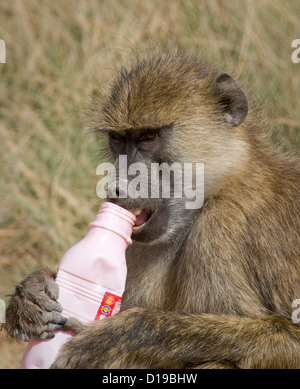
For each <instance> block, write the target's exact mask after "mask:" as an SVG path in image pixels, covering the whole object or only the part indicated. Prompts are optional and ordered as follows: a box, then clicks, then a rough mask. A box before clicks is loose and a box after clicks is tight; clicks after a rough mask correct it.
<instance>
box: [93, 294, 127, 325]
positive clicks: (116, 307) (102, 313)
mask: <svg viewBox="0 0 300 389" xmlns="http://www.w3.org/2000/svg"><path fill="white" fill-rule="evenodd" d="M121 301H122V298H121V297H120V296H116V295H115V294H112V293H110V292H105V294H104V296H103V299H102V302H101V304H100V307H99V309H98V312H97V315H96V317H95V319H94V320H99V319H104V318H105V317H108V316H111V315H114V314H115V313H118V312H119V311H120V306H121Z"/></svg>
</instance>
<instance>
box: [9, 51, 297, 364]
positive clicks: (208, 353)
mask: <svg viewBox="0 0 300 389" xmlns="http://www.w3.org/2000/svg"><path fill="white" fill-rule="evenodd" d="M92 101H93V102H92V109H91V123H92V126H93V128H94V129H95V131H96V132H97V133H98V135H99V136H100V137H101V139H102V143H103V142H105V146H104V148H105V151H104V152H105V154H106V156H107V158H108V160H109V161H115V160H116V159H117V158H118V157H119V155H124V154H126V155H127V157H128V164H129V163H133V162H143V163H145V164H146V165H147V166H149V165H150V164H151V163H152V162H158V163H162V162H167V163H169V164H170V163H173V162H179V163H180V164H183V163H184V162H191V163H196V162H201V163H204V166H205V168H204V169H205V181H204V185H205V186H204V204H203V206H202V207H201V208H199V209H186V207H185V205H184V204H185V203H184V200H185V199H184V198H181V199H179V198H172V197H170V198H162V196H160V197H159V198H155V199H151V198H148V199H141V198H137V199H134V198H130V197H128V198H120V197H121V196H119V197H117V198H115V199H111V201H115V202H116V203H117V204H119V205H121V206H123V207H124V208H126V209H128V210H133V209H135V210H138V212H137V213H140V216H139V222H138V223H137V226H138V227H140V228H136V229H135V231H133V244H132V245H131V246H130V247H128V249H127V252H126V258H127V265H128V277H127V282H126V289H125V293H124V296H123V302H122V309H121V312H120V313H119V314H117V315H115V316H113V317H111V318H108V319H105V320H100V321H95V322H93V323H92V324H90V325H81V324H80V323H78V322H77V323H76V321H75V324H74V326H72V325H71V324H72V321H71V320H70V319H69V320H67V319H66V318H64V317H63V316H62V315H61V314H60V311H61V307H60V305H59V303H58V302H56V298H57V294H58V290H57V287H56V286H55V284H54V282H53V280H54V277H55V276H54V275H53V274H51V273H50V272H48V271H47V270H41V271H37V272H36V273H34V274H32V275H30V276H29V277H28V278H26V279H25V280H24V281H23V282H22V283H21V284H19V285H18V286H17V287H16V291H15V294H14V295H13V296H12V297H11V300H10V304H9V307H8V309H7V331H8V333H9V334H10V335H12V336H14V337H16V338H18V339H23V340H28V339H31V338H33V337H41V338H47V337H51V336H53V334H51V331H53V330H54V329H59V328H62V327H63V328H64V329H68V328H73V330H75V331H77V335H76V336H74V337H73V338H72V339H71V340H70V341H69V342H68V343H67V344H66V345H65V347H64V349H63V350H62V352H61V354H60V355H59V357H58V358H57V360H56V361H55V362H54V364H53V365H52V367H53V368H131V367H135V368H139V367H141V368H299V367H300V326H299V324H295V323H293V321H292V320H291V315H292V312H293V308H292V302H293V301H294V300H295V299H299V298H300V196H299V194H300V164H299V160H297V158H296V157H295V156H292V155H287V153H285V152H284V153H283V152H282V151H280V149H279V148H277V147H271V146H269V144H268V143H267V142H266V140H265V137H264V135H263V134H264V131H265V130H264V128H263V126H264V124H263V123H262V121H261V119H260V116H259V115H258V114H257V112H256V110H255V108H254V106H253V107H252V106H251V104H249V103H248V99H247V97H246V95H245V93H244V92H243V91H242V89H241V88H240V86H239V85H238V84H237V82H236V81H235V80H234V78H233V77H232V76H231V75H230V74H229V73H225V72H222V71H220V70H219V69H218V68H217V67H214V66H211V65H209V64H207V63H206V62H205V61H203V60H202V58H200V56H199V55H198V54H197V53H185V51H184V50H182V49H173V50H169V51H167V50H166V51H164V50H161V49H153V50H148V51H147V52H146V53H143V54H140V53H135V55H134V58H133V60H132V63H131V64H130V65H128V66H127V70H126V69H125V68H122V69H121V70H118V71H117V72H116V74H115V76H114V78H113V79H112V81H111V85H110V87H109V88H108V90H107V91H105V92H103V93H98V94H95V96H94V97H93V99H92ZM248 111H249V112H248ZM99 147H100V146H99ZM129 179H130V178H129Z"/></svg>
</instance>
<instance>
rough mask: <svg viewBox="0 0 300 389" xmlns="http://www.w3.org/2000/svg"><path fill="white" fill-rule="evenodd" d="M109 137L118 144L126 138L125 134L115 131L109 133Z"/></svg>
mask: <svg viewBox="0 0 300 389" xmlns="http://www.w3.org/2000/svg"><path fill="white" fill-rule="evenodd" d="M109 138H110V140H111V141H112V142H113V143H115V144H118V143H121V142H123V140H124V139H125V136H124V135H122V134H120V133H119V132H115V131H113V132H110V133H109Z"/></svg>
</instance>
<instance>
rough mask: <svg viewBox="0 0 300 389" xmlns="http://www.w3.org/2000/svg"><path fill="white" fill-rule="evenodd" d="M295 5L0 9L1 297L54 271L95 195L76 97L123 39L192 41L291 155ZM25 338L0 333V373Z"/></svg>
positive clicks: (91, 144) (179, 3)
mask: <svg viewBox="0 0 300 389" xmlns="http://www.w3.org/2000/svg"><path fill="white" fill-rule="evenodd" d="M299 15H300V4H299V1H298V0H294V1H293V0H289V1H288V0H287V1H285V2H282V1H281V0H273V1H271V0H260V1H253V0H248V1H247V0H240V1H237V0H227V1H221V0H212V1H211V0H206V1H205V0H204V1H200V0H199V1H198V0H174V1H169V0H166V1H158V0H153V1H151V0H126V1H125V0H114V1H111V0H89V1H88V2H87V1H84V0H66V1H62V0H57V1H52V2H49V1H45V0H42V1H41V0H26V1H25V0H15V1H2V2H1V4H0V39H3V40H4V41H5V43H6V50H7V53H6V64H0V80H1V89H0V137H1V142H0V191H1V196H0V204H1V212H0V268H1V275H0V298H3V299H5V301H7V297H6V295H7V294H9V293H12V291H13V286H14V284H15V283H16V282H18V281H19V280H21V279H22V278H23V277H24V276H25V275H26V274H27V273H28V272H30V271H32V270H34V269H36V268H38V267H40V266H48V267H50V268H52V269H53V270H54V269H55V268H56V266H57V263H58V261H59V259H60V258H61V256H62V254H63V253H64V252H65V251H66V250H67V249H68V248H69V247H70V246H71V245H73V244H74V243H75V242H76V241H78V240H79V239H81V238H82V236H83V235H84V234H85V232H86V228H87V224H88V222H89V221H90V220H91V219H92V218H93V216H94V214H95V212H96V210H97V208H98V205H99V199H98V198H97V197H96V193H95V187H96V181H97V177H96V176H95V169H96V166H97V164H98V163H99V160H98V158H99V156H98V155H97V144H96V142H95V140H94V139H93V138H92V137H91V136H90V135H88V134H87V132H86V130H85V124H84V122H83V120H82V118H83V115H82V113H83V112H84V109H85V106H86V102H87V96H88V95H89V94H90V93H91V92H92V91H93V89H94V88H95V85H97V83H96V81H95V80H98V81H97V82H101V80H105V77H106V73H107V72H109V71H110V70H111V69H112V68H113V67H114V65H115V63H118V62H123V61H125V63H126V56H127V54H128V53H129V52H130V49H131V47H132V46H134V45H136V44H142V43H145V42H147V41H148V40H149V39H150V38H154V39H155V40H157V41H158V42H163V41H168V40H170V39H173V38H174V37H175V38H176V39H178V40H180V41H181V42H182V43H183V44H185V45H197V46H198V47H199V49H200V50H201V52H203V53H204V54H205V56H207V57H208V58H210V59H211V60H213V61H217V62H218V63H219V62H221V63H223V64H224V69H229V70H230V69H236V71H235V73H237V74H238V75H239V76H240V79H241V81H242V83H244V84H246V85H250V86H251V88H252V89H253V92H254V93H255V94H256V96H258V97H259V99H260V100H266V102H267V103H266V108H265V109H266V112H267V114H268V115H269V118H270V119H269V123H270V127H272V129H273V130H272V134H273V135H272V138H273V140H274V141H276V142H281V143H283V144H284V145H285V147H286V148H292V149H293V150H294V151H295V152H296V153H300V116H299V90H300V77H299V74H300V64H294V63H293V62H292V61H291V54H292V51H293V49H292V48H291V43H292V41H293V40H294V39H296V38H300V37H299V23H300V20H299ZM24 347H25V345H24V344H20V345H18V344H16V342H14V341H11V340H8V339H6V337H5V334H4V333H3V332H2V333H0V350H1V357H0V368H17V367H18V366H19V364H20V358H21V355H22V352H23V350H24Z"/></svg>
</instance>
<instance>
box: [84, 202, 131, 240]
mask: <svg viewBox="0 0 300 389" xmlns="http://www.w3.org/2000/svg"><path fill="white" fill-rule="evenodd" d="M134 223H135V216H134V215H133V214H132V213H131V212H129V211H127V210H126V209H123V208H121V207H119V206H118V205H116V204H113V203H108V202H104V203H103V204H102V205H101V207H100V209H99V212H98V214H97V215H96V218H95V220H94V221H93V222H92V223H90V224H89V228H90V229H91V228H95V227H100V228H103V229H105V230H108V231H111V232H112V233H114V234H116V235H118V236H120V237H121V238H122V239H123V240H124V241H125V242H126V244H127V245H130V244H131V243H132V240H131V234H132V227H133V225H134Z"/></svg>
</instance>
